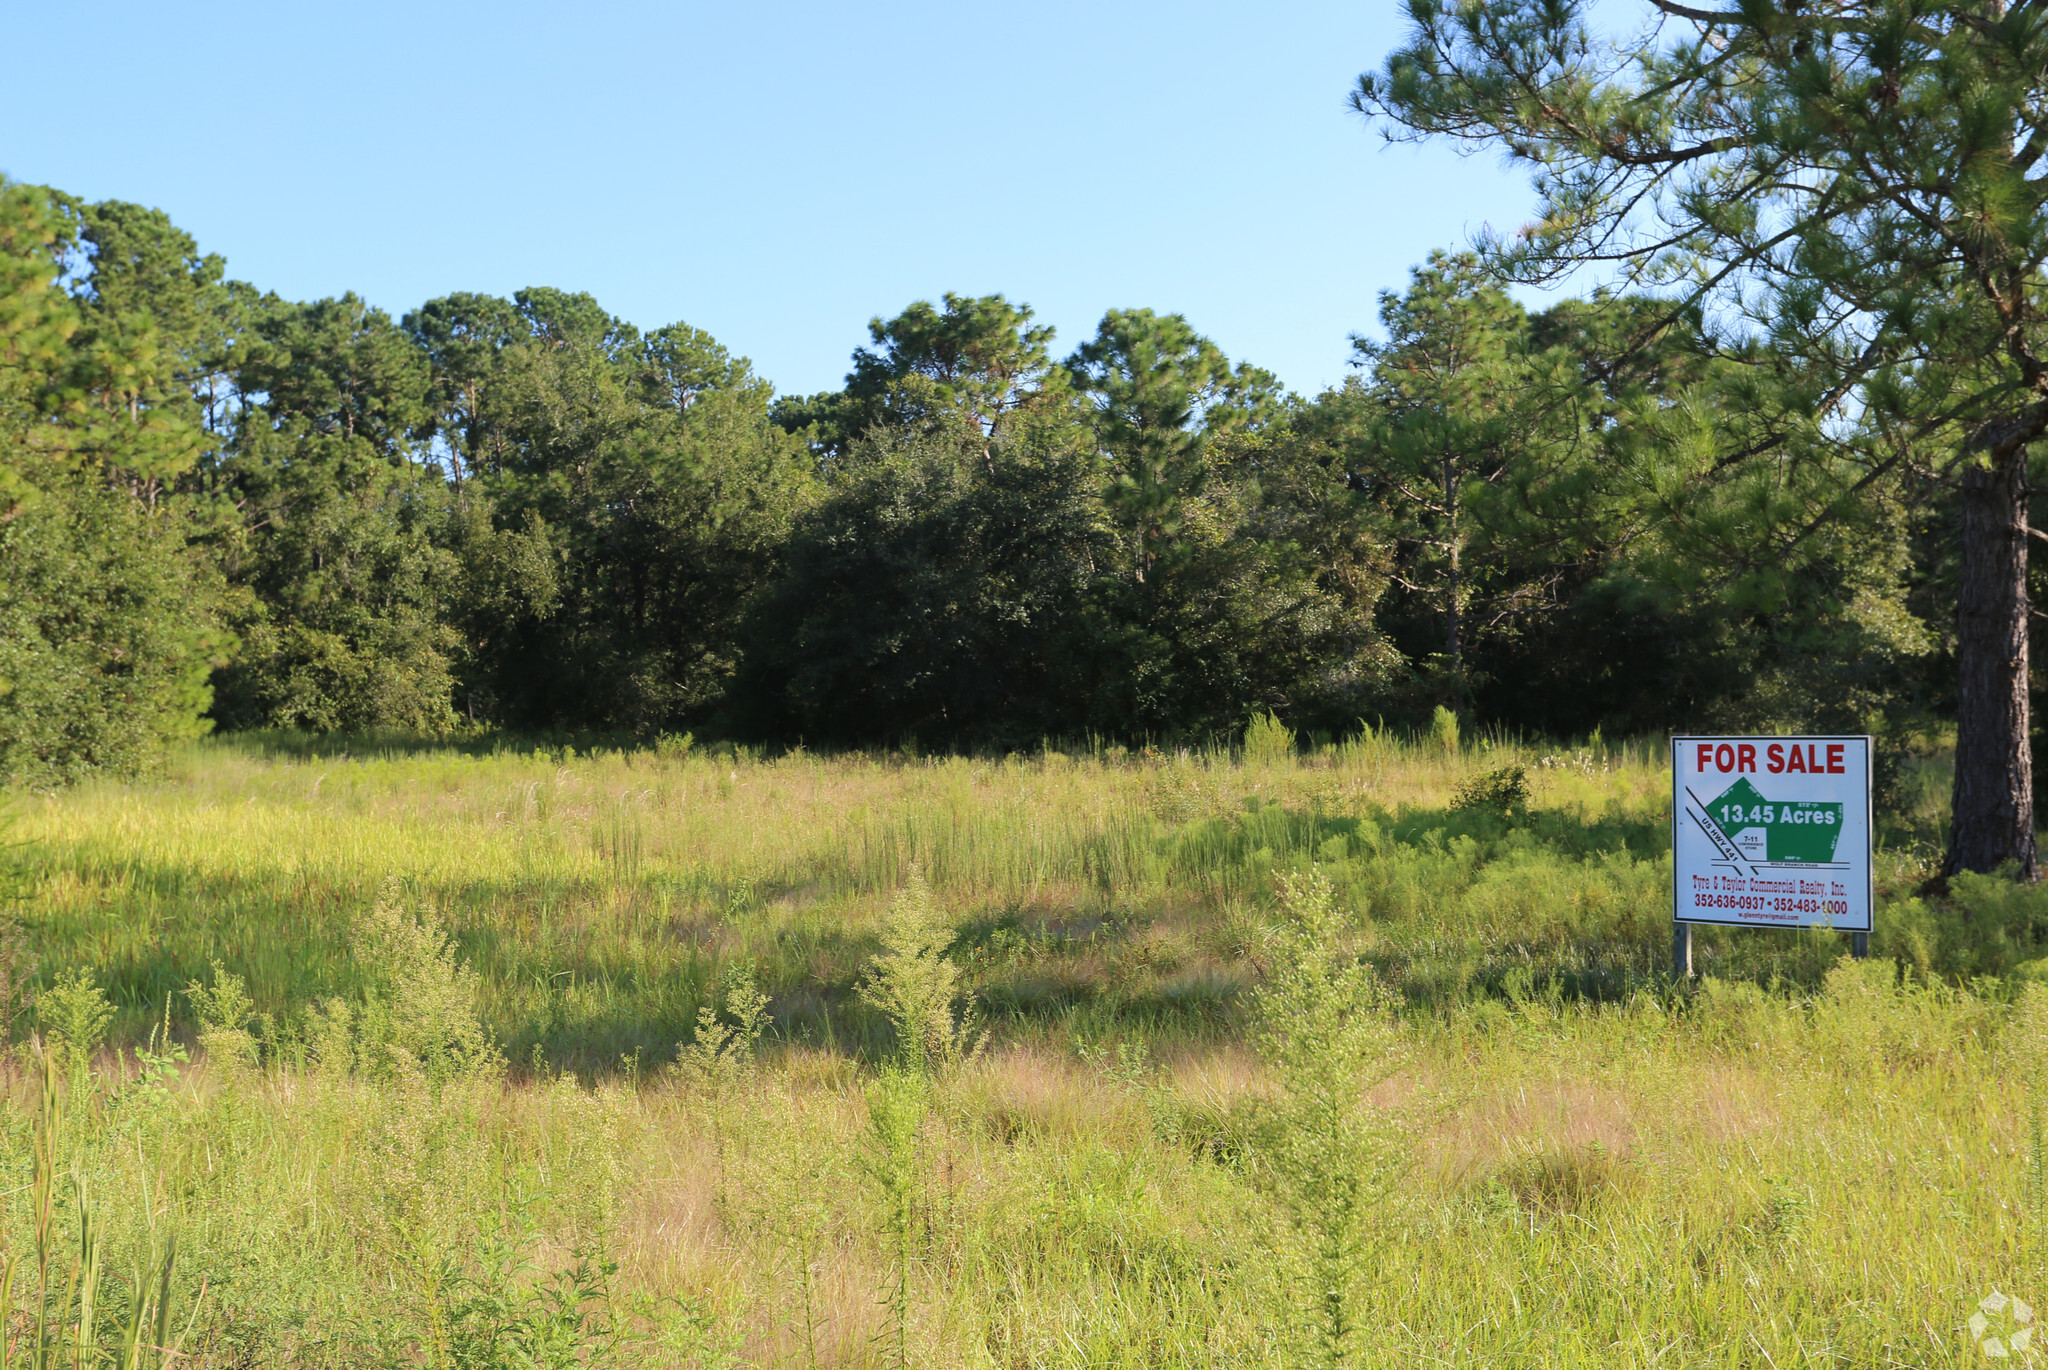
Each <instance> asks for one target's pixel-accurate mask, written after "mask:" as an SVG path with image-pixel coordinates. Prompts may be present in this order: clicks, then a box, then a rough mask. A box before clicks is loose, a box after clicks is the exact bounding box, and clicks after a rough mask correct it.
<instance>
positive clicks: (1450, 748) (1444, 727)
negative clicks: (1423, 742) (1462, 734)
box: [1429, 704, 1458, 756]
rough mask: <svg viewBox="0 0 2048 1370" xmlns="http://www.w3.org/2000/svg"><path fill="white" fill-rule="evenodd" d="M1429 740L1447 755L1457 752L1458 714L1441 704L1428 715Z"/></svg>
mask: <svg viewBox="0 0 2048 1370" xmlns="http://www.w3.org/2000/svg"><path fill="white" fill-rule="evenodd" d="M1429 740H1430V741H1431V742H1432V743H1433V744H1435V745H1436V746H1437V747H1438V748H1440V749H1441V750H1442V751H1443V752H1445V753H1446V754H1447V755H1450V756H1456V755H1457V754H1458V716H1457V715H1456V714H1455V713H1453V712H1451V711H1450V710H1449V709H1446V708H1445V707H1444V706H1443V705H1441V704H1439V705H1437V706H1436V709H1435V711H1434V712H1433V713H1431V715H1430V719H1429Z"/></svg>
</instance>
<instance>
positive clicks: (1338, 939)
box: [1249, 869, 1405, 1370]
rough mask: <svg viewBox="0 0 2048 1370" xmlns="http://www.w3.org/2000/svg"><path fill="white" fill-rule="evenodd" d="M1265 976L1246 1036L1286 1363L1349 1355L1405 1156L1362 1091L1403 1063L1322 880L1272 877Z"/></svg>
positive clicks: (1385, 1003) (1353, 1353)
mask: <svg viewBox="0 0 2048 1370" xmlns="http://www.w3.org/2000/svg"><path fill="white" fill-rule="evenodd" d="M1280 912H1281V921H1280V923H1279V926H1278V927H1277V928H1276V929H1275V932H1274V935H1273V937H1272V940H1271V942H1270V944H1269V946H1268V949H1267V952H1268V957H1269V970H1268V972H1267V978H1266V981H1265V983H1264V984H1262V985H1261V986H1259V988H1258V990H1257V992H1256V993H1255V994H1254V995H1253V998H1252V1004H1251V1027H1250V1033H1249V1036H1250V1040H1251V1043H1252V1045H1253V1046H1254V1048H1255V1049H1256V1050H1257V1051H1258V1053H1259V1055H1260V1057H1261V1058H1262V1059H1263V1060H1264V1061H1265V1063H1266V1065H1267V1067H1268V1069H1269V1070H1270V1071H1271V1072H1272V1078H1273V1084H1274V1089H1273V1093H1272V1095H1271V1097H1270V1098H1269V1099H1268V1100H1266V1101H1265V1103H1264V1104H1263V1105H1262V1113H1261V1117H1260V1120H1259V1125H1258V1129H1257V1133H1256V1135H1257V1137H1258V1139H1259V1143H1258V1156H1259V1169H1258V1176H1259V1179H1260V1181H1261V1183H1262V1184H1263V1185H1264V1186H1265V1187H1266V1188H1267V1189H1268V1190H1269V1192H1270V1193H1271V1195H1272V1197H1273V1200H1274V1203H1275V1208H1276V1210H1277V1215H1278V1217H1279V1219H1280V1221H1281V1226H1280V1227H1279V1229H1278V1230H1277V1232H1276V1234H1275V1242H1274V1245H1275V1248H1276V1250H1275V1254H1276V1255H1278V1256H1279V1257H1280V1258H1281V1260H1282V1261H1283V1263H1284V1267H1285V1269H1284V1274H1283V1284H1284V1285H1285V1286H1286V1287H1287V1289H1288V1291H1289V1293H1290V1295H1291V1296H1292V1304H1291V1312H1292V1317H1291V1318H1290V1319H1289V1322H1290V1324H1291V1331H1292V1332H1293V1333H1294V1338H1293V1340H1294V1343H1295V1344H1294V1346H1293V1347H1292V1348H1291V1349H1292V1350H1293V1363H1296V1364H1301V1365H1312V1366H1317V1367H1327V1368H1328V1370H1336V1367H1340V1366H1345V1365H1350V1364H1354V1363H1357V1361H1358V1343H1359V1340H1360V1335H1359V1334H1360V1324H1361V1322H1362V1321H1363V1320H1364V1318H1365V1317H1366V1316H1367V1314H1366V1310H1365V1309H1363V1308H1362V1307H1361V1302H1360V1290H1361V1287H1362V1286H1363V1285H1364V1284H1365V1283H1366V1277H1367V1276H1368V1275H1369V1274H1370V1272H1371V1268H1372V1264H1373V1261H1374V1258H1375V1256H1376V1255H1377V1251H1376V1247H1377V1246H1378V1245H1379V1244H1381V1243H1384V1242H1386V1241H1387V1240H1388V1239H1389V1238H1388V1233H1389V1229H1390V1226H1391V1224H1390V1223H1389V1221H1388V1214H1387V1212H1386V1208H1387V1206H1388V1204H1389V1202H1390V1198H1391V1194H1392V1190H1393V1186H1394V1183H1395V1181H1396V1180H1397V1179H1398V1178H1399V1176H1400V1173H1401V1170H1402V1168H1403V1165H1404V1163H1405V1157H1404V1153H1403V1146H1402V1142H1401V1136H1402V1131H1403V1129H1402V1125H1401V1123H1402V1120H1400V1119H1399V1118H1398V1117H1396V1116H1395V1115H1393V1114H1392V1113H1391V1112H1389V1111H1388V1110H1386V1109H1384V1108H1381V1107H1375V1106H1373V1105H1370V1104H1368V1103H1367V1102H1366V1100H1365V1097H1364V1096H1365V1095H1366V1094H1367V1093H1368V1092H1370V1091H1371V1090H1372V1088H1373V1087H1374V1086H1375V1085H1377V1084H1379V1083H1380V1082H1381V1081H1384V1080H1386V1079H1387V1078H1389V1077H1390V1076H1392V1075H1393V1074H1394V1073H1395V1072H1396V1071H1398V1070H1400V1069H1401V1067H1402V1065H1403V1055H1404V1052H1403V1045H1402V1041H1401V1038H1400V1035H1399V1034H1398V1033H1397V1032H1396V1030H1395V1027H1394V1023H1393V1019H1392V1015H1391V1011H1390V1010H1391V1005H1390V1002H1389V997H1388V995H1387V993H1386V991H1385V990H1384V989H1383V988H1382V987H1381V986H1380V984H1379V982H1378V980H1377V979H1376V978H1375V976H1374V974H1373V971H1372V968H1371V967H1370V966H1369V965H1368V964H1366V963H1365V962H1364V961H1363V960H1362V959H1361V958H1360V957H1359V955H1358V954H1357V952H1356V951H1355V950H1352V949H1351V948H1349V947H1347V946H1346V941H1347V938H1346V935H1345V934H1346V929H1345V926H1344V919H1343V917H1342V915H1341V914H1340V913H1339V911H1338V909H1337V906H1336V901H1335V899H1334V897H1333V891H1332V889H1331V886H1330V882H1329V880H1328V879H1327V878H1325V877H1324V875H1323V874H1322V873H1321V872H1320V871H1318V870H1315V869H1310V870H1309V871H1307V872H1306V873H1304V874H1301V875H1297V876H1294V877H1292V878H1290V879H1286V880H1283V881H1282V883H1281V886H1280Z"/></svg>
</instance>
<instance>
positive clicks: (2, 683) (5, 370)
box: [0, 181, 227, 789]
mask: <svg viewBox="0 0 2048 1370" xmlns="http://www.w3.org/2000/svg"><path fill="white" fill-rule="evenodd" d="M91 222H97V221H89V224H90V223H91ZM104 227H105V226H104V224H101V225H100V227H99V228H90V226H89V231H92V232H101V236H102V237H105V236H106V235H105V233H104V232H102V230H103V229H104ZM79 229H80V223H79V220H78V218H77V216H76V213H75V211H73V210H71V209H70V207H69V206H68V204H60V203H56V202H53V201H52V200H51V199H50V198H48V197H46V196H45V195H44V194H43V193H42V192H39V191H37V190H35V189H34V188H32V187H27V186H20V185H15V184H13V183H11V182H5V181H0V273H4V274H0V289H4V298H5V301H6V303H5V306H4V307H0V785H6V786H29V787H34V788H39V789H40V788H49V787H53V786H58V785H63V784H67V783H70V782H72V781H75V780H77V779H79V778H80V777H82V776H84V775H86V774H89V773H91V772H93V771H97V770H106V771H110V772H113V773H116V774H128V773H135V772H138V771H146V770H150V769H153V768H155V767H156V766H157V765H158V764H160V763H161V761H162V758H163V754H164V751H165V749H166V748H167V747H168V746H169V745H170V744H172V743H175V742H178V741H181V740H184V739H187V738H190V737H192V736H195V735H197V734H198V733H199V732H200V731H202V729H203V724H202V722H201V719H200V715H201V714H202V713H203V712H204V711H205V709H206V707H207V704H208V702H209V696H208V693H207V689H206V677H207V673H208V672H209V671H210V670H211V669H212V666H213V665H214V663H215V660H216V658H217V657H218V656H219V655H220V654H221V652H222V650H223V649H224V648H225V646H226V645H227V639H226V636H225V635H224V634H223V633H221V632H220V630H219V627H218V625H217V622H216V617H215V613H214V600H215V584H216V576H215V575H214V573H213V572H212V569H211V568H210V567H208V566H207V565H206V564H204V562H203V561H202V560H201V559H200V558H198V557H196V556H194V555H192V554H191V552H190V551H189V549H188V547H187V533H188V529H187V526H186V524H185V522H184V520H183V518H182V511H181V509H180V508H179V507H178V506H176V505H175V503H174V502H172V501H170V500H168V499H166V497H165V492H166V484H167V483H168V482H171V481H174V480H176V479H177V478H179V477H180V476H181V475H182V474H183V473H184V472H185V471H186V470H187V469H188V468H189V467H190V466H191V464H192V462H193V459H194V455H195V447H196V444H197V438H198V434H197V430H196V429H195V428H194V427H193V425H192V423H191V421H190V420H191V414H190V409H191V406H190V404H189V400H183V399H181V398H180V397H179V395H178V393H177V390H176V381H175V378H174V377H173V375H172V365H171V360H170V358H169V357H167V356H166V354H165V351H164V348H163V345H162V344H163V339H162V338H161V337H160V336H159V331H158V327H157V323H156V321H155V320H154V318H153V316H152V315H151V314H150V313H149V312H148V310H147V309H145V308H142V307H141V306H140V305H139V304H138V305H137V306H136V307H134V308H129V309H125V310H124V312H123V313H122V314H121V315H120V319H119V323H118V326H116V324H115V323H114V322H113V321H111V320H110V316H109V314H108V309H109V308H110V307H111V306H110V304H109V302H108V301H103V300H99V299H97V298H94V297H91V296H88V298H87V299H86V300H84V301H83V302H82V306H81V302H80V301H75V300H73V299H72V298H71V297H70V296H69V295H67V294H66V293H65V292H64V291H63V290H62V289H60V288H59V286H58V281H57V278H58V273H59V270H60V266H61V258H62V257H63V256H64V255H65V254H67V253H69V252H70V251H71V250H72V249H73V247H74V245H75V244H76V242H77V235H78V233H79ZM106 259H107V261H108V264H109V271H110V272H111V271H112V270H113V269H114V264H115V262H114V256H113V251H112V244H111V240H109V247H108V255H107V258H106Z"/></svg>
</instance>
